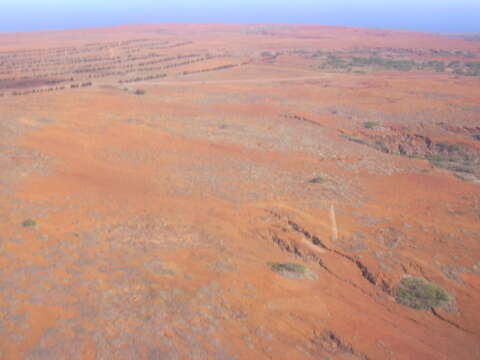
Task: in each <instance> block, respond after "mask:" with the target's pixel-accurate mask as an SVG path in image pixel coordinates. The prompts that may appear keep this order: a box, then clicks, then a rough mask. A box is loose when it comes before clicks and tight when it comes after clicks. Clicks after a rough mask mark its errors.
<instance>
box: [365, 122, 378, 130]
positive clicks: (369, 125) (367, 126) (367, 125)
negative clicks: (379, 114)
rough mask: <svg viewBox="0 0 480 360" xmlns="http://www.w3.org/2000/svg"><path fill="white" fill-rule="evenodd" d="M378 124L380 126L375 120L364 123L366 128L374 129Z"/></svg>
mask: <svg viewBox="0 0 480 360" xmlns="http://www.w3.org/2000/svg"><path fill="white" fill-rule="evenodd" d="M376 126H378V123H377V122H375V121H366V122H364V123H363V127H364V128H365V129H373V128H374V127H376Z"/></svg>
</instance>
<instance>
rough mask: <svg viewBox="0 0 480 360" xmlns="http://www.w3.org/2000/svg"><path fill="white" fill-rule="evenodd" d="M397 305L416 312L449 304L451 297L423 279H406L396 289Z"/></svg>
mask: <svg viewBox="0 0 480 360" xmlns="http://www.w3.org/2000/svg"><path fill="white" fill-rule="evenodd" d="M395 299H396V301H397V303H399V304H400V305H403V306H407V307H409V308H412V309H415V310H423V309H431V308H436V307H439V306H443V305H446V304H448V303H449V302H450V301H451V298H450V295H449V294H448V293H447V292H446V291H445V290H443V289H442V288H441V287H439V286H437V285H435V284H433V283H430V282H428V281H426V280H424V279H421V278H404V279H402V281H400V284H399V285H398V286H397V289H396V296H395Z"/></svg>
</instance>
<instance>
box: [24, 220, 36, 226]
mask: <svg viewBox="0 0 480 360" xmlns="http://www.w3.org/2000/svg"><path fill="white" fill-rule="evenodd" d="M35 225H37V223H36V221H35V220H33V219H27V220H25V221H24V222H22V226H23V227H33V226H35Z"/></svg>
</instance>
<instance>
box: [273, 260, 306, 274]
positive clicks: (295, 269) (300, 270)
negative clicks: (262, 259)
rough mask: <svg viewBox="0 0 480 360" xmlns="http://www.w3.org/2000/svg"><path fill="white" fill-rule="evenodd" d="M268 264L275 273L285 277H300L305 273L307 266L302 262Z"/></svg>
mask: <svg viewBox="0 0 480 360" xmlns="http://www.w3.org/2000/svg"><path fill="white" fill-rule="evenodd" d="M268 266H270V268H271V269H272V270H273V271H275V272H276V273H278V274H280V275H283V276H287V277H302V276H304V275H306V273H307V268H306V267H305V266H304V265H302V264H296V263H268Z"/></svg>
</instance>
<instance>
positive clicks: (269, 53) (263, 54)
mask: <svg viewBox="0 0 480 360" xmlns="http://www.w3.org/2000/svg"><path fill="white" fill-rule="evenodd" d="M260 55H261V56H263V57H270V56H273V55H272V53H271V52H270V51H262V53H261V54H260Z"/></svg>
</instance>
